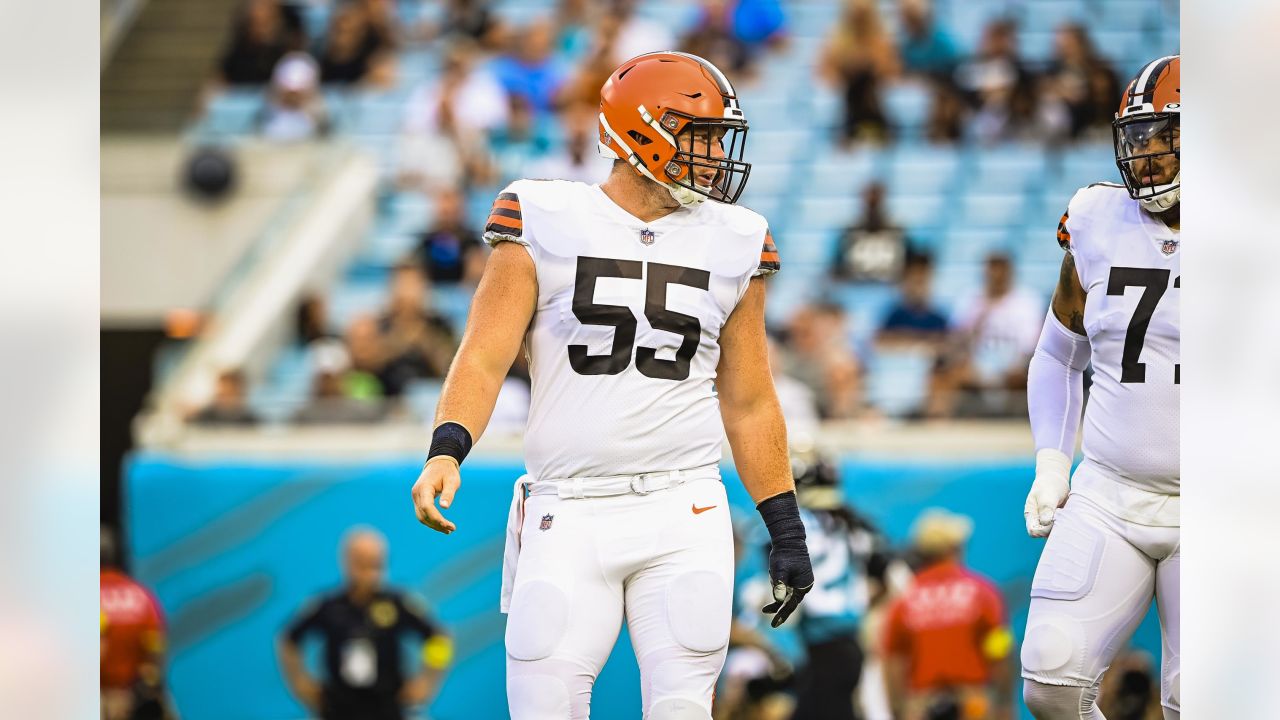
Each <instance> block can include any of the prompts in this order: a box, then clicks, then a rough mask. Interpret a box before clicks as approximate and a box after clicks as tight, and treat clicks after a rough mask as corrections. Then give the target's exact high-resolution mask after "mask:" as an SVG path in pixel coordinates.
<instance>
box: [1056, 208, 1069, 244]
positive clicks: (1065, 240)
mask: <svg viewBox="0 0 1280 720" xmlns="http://www.w3.org/2000/svg"><path fill="white" fill-rule="evenodd" d="M1058 247H1061V248H1062V249H1063V250H1070V249H1071V231H1070V230H1067V213H1065V212H1064V213H1062V219H1061V220H1059V221H1058Z"/></svg>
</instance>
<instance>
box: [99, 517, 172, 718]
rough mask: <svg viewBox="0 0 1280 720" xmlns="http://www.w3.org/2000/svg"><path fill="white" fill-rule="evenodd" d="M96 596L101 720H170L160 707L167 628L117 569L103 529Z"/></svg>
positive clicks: (147, 597)
mask: <svg viewBox="0 0 1280 720" xmlns="http://www.w3.org/2000/svg"><path fill="white" fill-rule="evenodd" d="M98 593H99V613H100V614H99V624H100V627H101V633H102V639H101V643H102V645H101V650H100V652H101V674H100V683H101V691H102V714H103V717H104V718H105V719H106V720H143V719H144V718H146V719H147V720H150V719H151V718H155V719H157V720H159V719H160V718H165V717H169V716H170V713H168V711H167V710H166V708H165V702H164V683H163V679H164V676H163V668H164V665H163V659H164V644H165V641H164V638H165V628H164V615H163V613H162V611H161V609H160V603H159V602H157V601H156V599H155V597H154V596H153V595H152V594H151V593H150V592H149V591H148V590H147V589H146V588H144V587H143V586H142V585H139V584H138V583H137V582H135V581H134V580H133V579H132V578H130V577H129V576H128V575H126V574H125V573H124V572H123V571H122V570H120V569H119V567H118V564H117V560H116V552H115V542H114V540H113V539H112V537H111V534H110V531H108V530H106V529H103V531H102V555H101V574H100V576H99V585H98Z"/></svg>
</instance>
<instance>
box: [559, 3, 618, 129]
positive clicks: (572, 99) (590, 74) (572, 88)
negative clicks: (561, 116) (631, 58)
mask: <svg viewBox="0 0 1280 720" xmlns="http://www.w3.org/2000/svg"><path fill="white" fill-rule="evenodd" d="M621 30H622V19H621V18H619V17H618V16H616V15H613V14H611V13H604V14H602V15H601V16H600V19H599V21H597V23H596V26H595V34H594V35H593V36H592V39H591V42H590V44H589V45H588V47H587V50H586V52H584V53H583V54H582V59H581V61H580V62H579V63H578V65H577V67H575V68H574V69H573V71H572V72H571V73H570V75H569V79H568V81H566V82H565V84H564V86H563V87H562V88H561V91H560V98H559V101H560V106H561V107H576V106H579V105H586V106H590V107H596V106H597V105H599V102H600V88H601V87H602V86H603V85H604V83H605V81H606V80H608V79H609V76H610V75H612V74H613V71H614V69H615V68H617V67H618V64H619V63H621V62H622V61H624V60H626V59H627V58H626V57H623V56H622V54H621V53H622V51H621V49H620V48H619V45H618V34H619V32H621Z"/></svg>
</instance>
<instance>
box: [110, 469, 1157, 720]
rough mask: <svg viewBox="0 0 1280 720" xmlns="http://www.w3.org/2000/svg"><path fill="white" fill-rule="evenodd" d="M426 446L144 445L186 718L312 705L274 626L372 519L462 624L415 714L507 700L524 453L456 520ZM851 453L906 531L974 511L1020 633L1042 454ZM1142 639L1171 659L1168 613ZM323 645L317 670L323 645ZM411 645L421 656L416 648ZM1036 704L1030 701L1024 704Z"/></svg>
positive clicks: (130, 504) (132, 534)
mask: <svg viewBox="0 0 1280 720" xmlns="http://www.w3.org/2000/svg"><path fill="white" fill-rule="evenodd" d="M421 462H422V461H421V458H420V457H413V458H410V457H390V458H383V459H379V460H376V461H362V462H356V461H350V462H337V463H335V462H324V463H319V462H300V461H291V460H283V459H259V458H252V459H248V458H246V459H237V458H228V457H223V458H219V459H191V458H189V457H176V456H171V455H166V454H164V453H156V452H147V453H140V454H137V455H135V456H133V457H132V458H130V459H129V461H128V463H127V468H126V489H125V516H126V520H125V522H126V538H127V540H128V545H129V550H130V556H131V557H132V559H133V562H132V571H133V574H134V576H135V577H136V578H137V579H138V580H139V581H140V582H142V583H143V584H145V585H147V586H148V587H150V588H151V589H152V590H153V591H154V592H155V594H156V596H157V597H158V598H159V600H160V602H161V604H162V606H163V607H164V609H165V613H166V617H167V621H168V625H169V630H170V656H169V658H170V659H169V662H170V673H169V678H170V684H171V690H172V693H173V697H174V699H175V701H176V703H177V705H178V710H179V712H180V713H181V716H182V717H183V718H184V719H185V720H229V719H231V720H296V719H297V718H300V717H305V716H306V715H307V713H306V711H305V710H304V709H303V708H302V707H301V706H300V705H298V704H297V703H296V702H295V701H294V700H293V698H292V697H291V696H290V695H289V693H288V691H287V690H286V688H285V684H284V679H283V676H282V675H281V672H280V668H279V667H278V664H277V661H276V656H275V643H276V641H277V638H278V637H279V634H280V632H281V630H282V628H283V627H284V626H285V624H286V623H287V622H288V621H289V619H290V618H291V617H293V615H294V613H296V612H297V611H298V610H299V609H300V608H301V607H302V606H303V605H304V604H305V603H306V601H307V600H308V599H310V598H312V597H314V596H315V595H317V594H319V593H324V592H328V591H330V590H332V589H334V588H335V587H337V586H338V585H339V584H340V583H341V576H340V570H339V557H338V551H339V543H340V541H341V538H342V536H343V534H344V533H345V532H346V531H347V530H348V529H350V528H351V527H352V526H354V525H362V524H363V525H371V526H373V527H375V528H377V529H378V530H380V531H381V532H382V533H384V534H385V535H386V536H387V539H388V542H389V547H390V555H389V558H388V568H387V571H388V581H389V583H390V584H392V585H395V586H397V587H400V588H402V589H406V590H408V591H410V592H414V593H416V594H418V595H419V596H421V597H422V598H423V599H424V600H425V601H426V603H427V605H428V608H429V612H430V614H431V615H432V616H433V617H434V618H435V619H437V620H439V621H440V622H441V623H442V624H443V625H444V626H445V627H446V628H447V629H448V631H449V633H450V634H451V635H452V636H453V638H454V643H455V658H456V664H455V665H454V666H453V667H452V668H451V669H450V670H449V672H448V674H447V675H446V677H445V680H444V684H443V687H442V689H441V691H440V693H439V695H438V696H437V698H436V700H435V702H434V703H433V704H432V705H431V707H430V708H429V709H428V710H423V711H421V712H420V713H419V715H418V717H430V718H433V720H454V719H461V718H468V719H471V718H504V717H507V707H506V698H505V692H504V653H503V647H502V639H503V630H504V626H505V617H504V616H503V615H502V614H501V613H499V611H498V594H499V586H500V583H501V569H502V549H503V540H504V531H505V523H506V519H507V509H508V505H509V502H510V499H511V489H512V485H513V483H514V481H515V479H516V478H517V477H518V476H519V475H520V474H521V473H522V472H523V469H522V468H521V467H520V466H519V465H517V464H514V463H512V462H511V461H510V460H501V461H497V460H488V459H486V458H485V457H483V456H479V457H477V456H473V457H472V458H469V459H468V461H467V463H466V466H465V468H464V470H463V485H462V488H461V490H460V491H459V493H458V496H457V499H456V500H455V502H454V506H453V507H452V508H450V509H449V510H448V511H446V515H447V516H448V517H449V519H451V520H453V521H454V522H455V523H456V524H457V526H458V529H457V531H456V532H455V533H453V534H452V535H450V536H448V537H445V536H444V535H440V534H438V533H435V532H433V531H431V530H428V529H427V528H426V527H424V526H422V525H420V524H419V523H418V521H417V519H416V518H415V517H414V513H413V506H412V504H411V502H410V496H409V490H410V488H411V486H412V485H413V481H414V480H415V479H416V477H417V475H418V471H419V469H420V467H421ZM840 466H841V473H842V474H841V477H842V480H843V485H844V491H845V495H846V497H847V498H848V499H849V501H850V502H851V503H852V504H853V505H854V506H855V507H856V508H857V509H858V510H859V511H861V512H862V513H863V514H865V515H867V516H868V517H870V518H872V519H873V520H874V521H875V522H876V523H877V524H878V525H879V527H880V528H881V529H882V530H883V531H884V532H885V534H886V535H887V536H888V537H889V538H890V539H891V540H892V541H893V542H894V544H895V546H896V547H901V546H903V545H904V544H905V542H906V539H907V537H908V535H909V531H910V528H911V523H912V521H913V520H914V519H915V518H916V517H917V515H919V513H920V512H921V511H922V510H924V509H926V508H930V507H943V508H947V509H949V510H951V511H953V512H958V513H963V514H965V515H968V516H970V517H971V518H973V520H974V533H973V537H972V539H971V541H970V542H969V545H968V551H967V555H966V558H967V561H968V564H969V565H970V566H971V567H972V568H974V569H975V570H977V571H979V572H981V573H983V574H985V575H987V576H988V577H990V578H992V579H993V580H994V581H995V582H996V583H997V585H998V586H999V588H1000V590H1001V592H1002V594H1003V596H1004V599H1005V602H1006V603H1007V605H1008V608H1009V612H1010V620H1011V624H1012V630H1013V632H1014V634H1015V636H1016V637H1017V639H1018V641H1019V644H1020V643H1021V638H1022V634H1023V631H1024V629H1025V623H1026V613H1027V602H1028V599H1027V597H1028V592H1029V589H1030V586H1031V577H1032V574H1033V573H1034V571H1035V565H1036V560H1037V558H1038V557H1039V553H1040V549H1041V548H1042V547H1043V542H1042V541H1038V540H1034V539H1031V538H1029V537H1027V534H1026V530H1025V528H1024V525H1023V519H1022V505H1023V500H1024V499H1025V496H1026V491H1027V488H1028V486H1029V484H1030V480H1031V477H1032V475H1033V466H1032V464H1031V462H1030V461H1029V459H1028V461H1021V460H1019V461H1009V460H989V461H977V460H962V461H957V460H939V459H930V460H910V461H907V460H901V459H885V458H876V457H870V456H859V455H845V456H842V457H841V458H840ZM723 472H724V479H725V482H726V485H727V488H728V495H729V499H730V502H731V504H733V506H734V511H735V523H736V524H737V525H738V526H739V527H748V528H750V527H755V526H756V525H759V520H758V516H757V515H756V514H755V512H754V509H753V507H752V503H751V500H750V498H749V497H748V496H747V494H746V492H745V490H744V489H743V488H742V485H741V483H739V482H738V479H737V475H736V473H735V472H734V470H733V468H732V467H731V466H727V467H725V468H724V471H723ZM748 536H749V537H750V535H748ZM752 550H754V549H752ZM761 555H762V553H760V552H758V551H748V552H746V553H744V557H745V560H744V562H745V563H747V564H748V566H750V565H752V564H754V566H755V567H756V568H759V567H760V565H761V563H760V556H761ZM750 571H751V568H750V567H747V568H746V572H747V573H749V572H750ZM739 575H740V577H741V576H742V575H743V573H741V572H740V573H739ZM784 630H785V628H784ZM780 644H781V645H782V646H783V647H784V649H787V650H790V651H791V652H794V649H795V647H796V642H795V640H794V638H793V637H791V638H787V637H786V636H785V633H782V637H781V638H780ZM1134 645H1135V646H1137V647H1139V648H1141V649H1143V650H1145V651H1147V652H1149V653H1151V655H1152V656H1153V657H1154V658H1159V653H1160V638H1159V630H1158V625H1157V623H1156V621H1155V617H1154V612H1152V613H1149V614H1148V617H1147V618H1146V620H1144V622H1143V624H1142V627H1141V628H1139V630H1138V633H1137V634H1136V635H1135V637H1134ZM308 655H309V659H310V660H311V666H312V668H313V670H314V669H315V667H316V666H315V655H316V652H315V648H314V647H312V648H309V653H308ZM405 657H406V661H407V662H410V663H416V662H417V659H416V658H417V653H415V652H413V650H412V649H411V648H408V647H406V648H405ZM1015 688H1020V683H1015ZM1019 694H1020V692H1019ZM1018 705H1019V706H1021V702H1019V703H1018ZM592 714H593V716H596V717H604V718H627V717H639V716H640V685H639V672H638V670H637V667H636V662H635V658H634V656H633V654H632V650H631V645H630V643H629V642H628V640H627V638H626V631H625V628H624V629H623V631H622V634H621V637H620V639H619V642H618V645H617V647H616V648H615V649H614V652H613V655H612V656H611V657H610V659H609V663H608V664H607V665H606V666H605V669H604V671H603V673H602V674H601V676H600V678H599V680H598V681H597V683H596V686H595V690H594V692H593V700H592ZM1021 714H1022V716H1023V717H1027V718H1029V717H1030V716H1029V715H1028V714H1026V711H1025V709H1023V710H1021Z"/></svg>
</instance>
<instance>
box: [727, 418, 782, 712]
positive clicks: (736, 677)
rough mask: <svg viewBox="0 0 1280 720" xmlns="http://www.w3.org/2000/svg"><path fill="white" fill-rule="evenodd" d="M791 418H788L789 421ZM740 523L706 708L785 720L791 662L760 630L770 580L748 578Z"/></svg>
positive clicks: (748, 544)
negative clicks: (725, 623) (724, 640)
mask: <svg viewBox="0 0 1280 720" xmlns="http://www.w3.org/2000/svg"><path fill="white" fill-rule="evenodd" d="M789 420H790V418H788V421H789ZM748 537H749V532H748V531H745V530H744V528H743V523H741V522H739V521H738V520H737V519H735V521H734V523H733V563H734V583H733V586H734V594H733V619H732V620H731V621H730V625H729V650H728V652H727V653H726V655H725V661H724V669H723V670H722V671H721V673H720V678H719V681H718V683H717V686H716V695H715V702H714V703H712V706H711V716H712V718H713V719H714V720H789V718H790V717H791V714H792V711H793V709H794V708H795V701H794V699H793V698H792V696H791V695H790V693H789V692H788V690H789V689H790V687H791V686H792V684H793V683H794V674H793V671H792V667H791V663H790V662H788V661H787V659H786V657H785V656H784V655H783V654H782V653H781V652H779V651H778V649H777V648H775V647H774V646H773V645H772V644H771V643H770V642H769V636H768V635H766V633H765V632H762V628H763V623H764V621H765V619H767V617H768V616H767V615H763V614H761V613H760V610H759V609H760V607H761V606H762V605H764V604H765V603H767V602H769V601H770V600H771V599H772V593H771V591H770V590H769V579H768V577H767V575H766V576H764V577H761V576H760V575H758V574H752V573H751V571H750V566H749V565H748V563H746V562H744V560H745V559H746V558H747V557H748V552H747V551H748V550H750V549H755V548H756V547H757V544H756V543H753V542H750V541H749V540H748V539H747V538H748Z"/></svg>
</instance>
